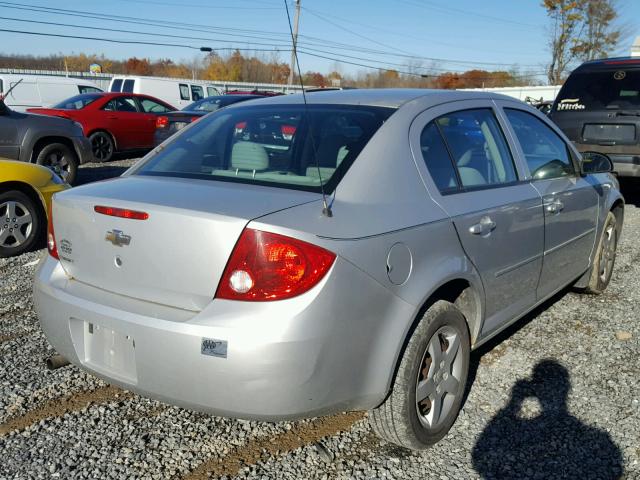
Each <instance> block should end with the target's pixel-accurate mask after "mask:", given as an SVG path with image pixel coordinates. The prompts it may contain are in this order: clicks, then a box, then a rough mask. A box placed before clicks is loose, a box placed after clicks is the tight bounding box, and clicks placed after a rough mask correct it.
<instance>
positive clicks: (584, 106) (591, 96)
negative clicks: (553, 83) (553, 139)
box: [556, 70, 640, 112]
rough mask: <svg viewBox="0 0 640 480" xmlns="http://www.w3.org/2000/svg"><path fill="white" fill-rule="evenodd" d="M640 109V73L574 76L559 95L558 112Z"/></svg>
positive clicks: (630, 71)
mask: <svg viewBox="0 0 640 480" xmlns="http://www.w3.org/2000/svg"><path fill="white" fill-rule="evenodd" d="M638 107H640V70H609V71H599V72H584V73H574V74H572V75H571V76H570V77H569V78H568V79H567V81H566V82H565V84H564V86H563V87H562V90H560V93H559V95H558V102H557V103H556V110H557V111H559V112H562V111H580V110H607V109H612V110H614V109H620V108H623V109H624V108H638Z"/></svg>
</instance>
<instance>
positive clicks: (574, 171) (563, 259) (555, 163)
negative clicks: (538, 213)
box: [503, 102, 600, 298]
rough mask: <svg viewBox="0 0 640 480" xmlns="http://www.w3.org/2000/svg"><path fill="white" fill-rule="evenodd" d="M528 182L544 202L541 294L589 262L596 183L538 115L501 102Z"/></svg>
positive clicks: (593, 236)
mask: <svg viewBox="0 0 640 480" xmlns="http://www.w3.org/2000/svg"><path fill="white" fill-rule="evenodd" d="M503 106H504V113H505V115H506V117H507V118H508V119H509V123H510V125H511V128H512V131H513V134H514V136H515V138H516V139H517V140H518V143H519V145H518V149H519V151H520V153H521V155H522V157H523V158H524V159H525V160H526V164H527V168H528V170H529V172H528V175H529V178H530V179H531V184H532V185H533V186H534V187H535V188H536V189H537V190H538V191H539V192H540V195H542V199H543V202H544V215H545V245H544V260H543V267H542V275H541V277H540V285H539V286H538V296H539V297H540V298H542V297H546V296H548V295H550V294H551V293H553V292H555V291H557V290H559V289H560V288H562V287H564V286H566V285H567V284H569V283H570V282H571V281H573V280H575V279H577V278H578V277H579V276H580V275H582V274H583V273H584V272H585V271H586V270H587V268H588V267H589V258H590V255H591V252H592V250H593V247H594V244H595V239H596V225H597V221H598V211H599V208H598V205H599V199H600V195H599V194H598V189H599V186H598V185H597V184H594V183H592V182H591V181H590V178H589V177H588V176H587V177H582V176H581V175H580V173H579V171H578V166H577V164H576V162H575V161H574V159H573V156H572V153H571V149H570V147H569V145H568V144H567V143H566V142H565V140H564V139H563V138H562V137H561V136H560V135H559V133H558V132H557V131H556V130H555V127H554V126H553V125H552V124H551V123H550V122H548V121H547V120H546V119H545V118H544V117H543V116H542V115H538V114H535V113H532V112H529V111H525V110H522V109H520V108H519V107H518V105H517V104H515V103H511V102H504V104H503Z"/></svg>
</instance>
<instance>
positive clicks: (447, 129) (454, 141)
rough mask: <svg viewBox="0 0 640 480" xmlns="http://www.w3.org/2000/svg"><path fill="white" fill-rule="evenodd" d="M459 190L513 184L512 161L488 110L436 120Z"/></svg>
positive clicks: (450, 115) (502, 135)
mask: <svg viewBox="0 0 640 480" xmlns="http://www.w3.org/2000/svg"><path fill="white" fill-rule="evenodd" d="M436 124H437V126H438V128H439V129H440V131H441V132H442V135H443V136H444V139H445V142H446V145H447V147H448V149H449V152H450V154H451V156H452V157H453V162H454V165H455V167H456V169H457V171H458V177H459V178H460V182H461V184H462V186H463V187H482V186H488V185H499V184H504V183H511V182H515V181H517V179H518V177H517V175H516V171H515V167H514V164H513V158H512V156H511V152H510V151H509V147H508V146H507V142H506V140H505V138H504V134H503V133H502V130H501V129H500V126H499V124H498V121H497V120H496V117H495V116H494V114H493V111H492V110H491V109H488V108H487V109H478V110H464V111H460V112H454V113H450V114H447V115H443V116H442V117H440V118H438V119H436Z"/></svg>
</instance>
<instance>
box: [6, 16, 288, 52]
mask: <svg viewBox="0 0 640 480" xmlns="http://www.w3.org/2000/svg"><path fill="white" fill-rule="evenodd" d="M0 20H11V21H13V22H23V23H37V24H39V25H53V26H56V27H69V28H82V29H88V30H100V31H103V32H118V33H132V34H135V35H149V36H153V37H164V38H178V39H181V40H204V41H207V42H222V43H234V44H237V43H240V42H236V41H233V40H227V39H220V38H208V37H190V36H184V35H171V34H168V33H162V34H156V33H151V32H137V31H135V30H124V29H120V28H107V27H89V26H85V25H75V24H72V23H59V22H45V21H43V20H28V19H24V18H15V17H2V16H0ZM242 43H246V44H249V45H260V46H271V47H274V48H278V47H282V48H285V49H287V48H289V45H288V44H280V45H277V44H273V43H260V42H242Z"/></svg>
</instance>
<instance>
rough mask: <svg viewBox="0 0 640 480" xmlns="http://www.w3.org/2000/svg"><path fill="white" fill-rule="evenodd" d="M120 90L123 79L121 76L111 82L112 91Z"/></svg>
mask: <svg viewBox="0 0 640 480" xmlns="http://www.w3.org/2000/svg"><path fill="white" fill-rule="evenodd" d="M120 90H122V79H121V78H116V79H115V80H114V81H113V82H112V83H111V91H112V92H119V91H120Z"/></svg>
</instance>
